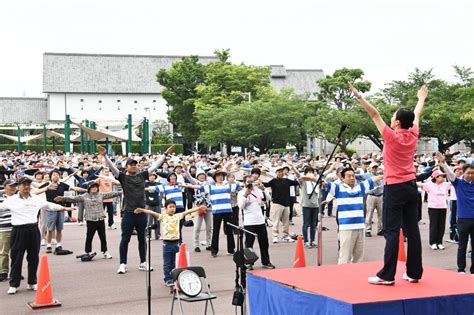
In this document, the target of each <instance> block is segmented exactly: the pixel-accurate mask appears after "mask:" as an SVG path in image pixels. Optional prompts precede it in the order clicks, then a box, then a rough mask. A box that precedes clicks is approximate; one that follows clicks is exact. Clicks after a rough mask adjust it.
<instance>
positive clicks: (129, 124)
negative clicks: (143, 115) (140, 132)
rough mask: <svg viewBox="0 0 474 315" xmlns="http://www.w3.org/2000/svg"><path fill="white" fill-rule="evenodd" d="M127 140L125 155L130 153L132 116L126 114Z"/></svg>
mask: <svg viewBox="0 0 474 315" xmlns="http://www.w3.org/2000/svg"><path fill="white" fill-rule="evenodd" d="M127 125H128V140H127V155H129V154H131V153H132V114H128V119H127Z"/></svg>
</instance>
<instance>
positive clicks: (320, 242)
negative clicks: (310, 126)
mask: <svg viewBox="0 0 474 315" xmlns="http://www.w3.org/2000/svg"><path fill="white" fill-rule="evenodd" d="M346 128H347V126H346V125H342V126H341V129H340V130H339V134H338V135H337V138H336V143H335V145H334V148H333V149H332V152H331V154H330V155H329V158H328V160H327V161H326V165H324V167H323V168H322V169H321V171H320V172H319V174H318V179H317V181H316V185H314V188H313V191H312V192H311V194H310V195H309V199H311V197H312V196H313V194H314V191H315V190H316V187H318V189H319V196H318V202H319V212H318V226H317V231H318V266H321V265H322V264H323V212H324V205H322V202H321V201H322V200H321V199H322V194H323V187H322V185H321V183H322V181H323V174H324V171H325V170H326V168H327V167H328V165H329V162H331V160H332V158H333V156H334V153H335V152H336V148H337V147H338V145H339V144H340V143H341V139H342V138H341V137H342V133H343V132H344V130H346Z"/></svg>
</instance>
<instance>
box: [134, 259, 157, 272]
mask: <svg viewBox="0 0 474 315" xmlns="http://www.w3.org/2000/svg"><path fill="white" fill-rule="evenodd" d="M138 270H141V271H153V270H154V268H153V267H150V266H149V265H148V263H147V262H146V261H145V262H142V263H140V264H139V265H138Z"/></svg>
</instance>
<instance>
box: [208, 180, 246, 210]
mask: <svg viewBox="0 0 474 315" xmlns="http://www.w3.org/2000/svg"><path fill="white" fill-rule="evenodd" d="M239 189H240V184H239V183H235V184H224V185H216V184H211V185H203V186H201V191H203V192H205V193H207V194H209V198H210V199H211V207H212V213H213V214H219V213H232V201H231V197H230V194H231V193H233V192H235V191H238V190H239Z"/></svg>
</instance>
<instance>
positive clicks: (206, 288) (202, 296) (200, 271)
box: [171, 266, 217, 315]
mask: <svg viewBox="0 0 474 315" xmlns="http://www.w3.org/2000/svg"><path fill="white" fill-rule="evenodd" d="M184 270H191V271H194V272H195V273H196V274H197V275H198V276H199V278H200V279H201V283H202V284H203V286H202V292H201V293H199V294H198V295H197V296H195V297H189V296H187V295H185V294H182V293H180V292H179V289H178V284H177V281H178V277H179V275H180V273H181V272H183V271H184ZM171 277H172V278H173V283H174V284H173V302H172V304H171V315H173V314H174V313H173V310H174V301H175V300H178V303H179V308H180V310H181V314H184V313H183V305H182V303H181V302H190V303H192V302H201V301H206V307H205V309H204V314H207V304H208V303H210V304H211V309H212V314H215V313H216V312H215V310H214V305H213V304H212V300H214V299H216V298H217V296H215V295H213V294H211V290H210V288H211V286H210V285H209V284H208V283H207V278H206V272H205V271H204V268H202V267H199V266H189V267H186V268H175V269H173V270H172V271H171Z"/></svg>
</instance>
